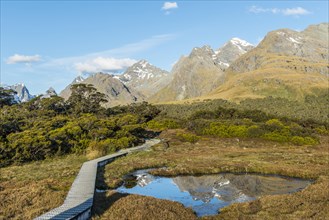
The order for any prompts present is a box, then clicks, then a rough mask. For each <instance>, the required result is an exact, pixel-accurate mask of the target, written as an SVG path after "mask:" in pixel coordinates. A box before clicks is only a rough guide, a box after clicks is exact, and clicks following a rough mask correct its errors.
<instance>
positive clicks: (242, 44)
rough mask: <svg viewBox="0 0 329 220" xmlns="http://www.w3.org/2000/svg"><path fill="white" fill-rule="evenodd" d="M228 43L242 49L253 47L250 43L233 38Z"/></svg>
mask: <svg viewBox="0 0 329 220" xmlns="http://www.w3.org/2000/svg"><path fill="white" fill-rule="evenodd" d="M230 42H231V43H232V44H234V45H236V46H244V47H248V46H252V47H253V46H254V45H252V44H251V43H249V42H247V41H245V40H242V39H240V38H237V37H233V38H232V39H231V40H230Z"/></svg>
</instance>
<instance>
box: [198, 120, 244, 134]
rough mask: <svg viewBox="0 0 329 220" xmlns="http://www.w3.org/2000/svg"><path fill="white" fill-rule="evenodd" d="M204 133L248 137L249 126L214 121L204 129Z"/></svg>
mask: <svg viewBox="0 0 329 220" xmlns="http://www.w3.org/2000/svg"><path fill="white" fill-rule="evenodd" d="M203 134H205V135H215V136H218V137H247V135H248V128H247V126H245V125H226V124H222V123H218V122H213V123H211V124H210V126H209V127H208V128H205V129H204V130H203Z"/></svg>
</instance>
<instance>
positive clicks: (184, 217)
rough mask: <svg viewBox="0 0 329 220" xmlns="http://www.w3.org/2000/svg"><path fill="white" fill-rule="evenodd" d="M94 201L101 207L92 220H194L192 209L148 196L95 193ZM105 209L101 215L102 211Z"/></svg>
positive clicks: (109, 192) (112, 192)
mask: <svg viewBox="0 0 329 220" xmlns="http://www.w3.org/2000/svg"><path fill="white" fill-rule="evenodd" d="M96 201H98V203H99V204H100V205H101V206H102V207H98V209H97V207H96V208H95V209H96V213H97V214H98V215H100V216H97V214H96V216H94V217H93V219H97V220H98V219H111V220H122V219H134V220H154V219H166V220H174V219H180V220H193V219H196V216H195V215H194V212H193V210H192V209H187V208H184V206H183V205H182V204H180V203H178V202H172V201H168V200H161V199H156V198H153V197H148V196H139V195H129V194H118V193H116V192H115V191H108V192H107V193H97V194H96ZM106 208H108V209H107V211H106V212H105V213H103V210H104V209H106Z"/></svg>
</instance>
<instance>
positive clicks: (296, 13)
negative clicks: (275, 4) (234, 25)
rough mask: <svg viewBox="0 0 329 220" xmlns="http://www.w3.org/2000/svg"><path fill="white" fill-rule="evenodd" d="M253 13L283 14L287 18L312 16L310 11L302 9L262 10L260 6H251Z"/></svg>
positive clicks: (250, 9)
mask: <svg viewBox="0 0 329 220" xmlns="http://www.w3.org/2000/svg"><path fill="white" fill-rule="evenodd" d="M248 11H249V12H251V13H255V14H259V13H272V14H281V15H286V16H290V15H292V16H299V15H307V14H311V12H310V11H308V10H306V9H305V8H302V7H296V8H281V9H280V8H262V7H258V6H255V5H254V6H251V7H250V8H249V10H248Z"/></svg>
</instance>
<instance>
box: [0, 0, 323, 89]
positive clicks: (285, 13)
mask: <svg viewBox="0 0 329 220" xmlns="http://www.w3.org/2000/svg"><path fill="white" fill-rule="evenodd" d="M327 9H328V2H327V1H176V2H175V1H170V2H165V1H66V2H64V1H3V0H1V47H0V51H1V57H0V58H1V62H0V64H1V83H4V84H9V85H10V84H15V83H18V82H23V83H25V84H26V86H27V87H28V88H29V90H30V92H31V93H32V94H39V93H42V92H44V91H45V90H47V89H48V88H49V87H50V86H52V87H54V88H55V89H56V91H58V92H59V91H61V90H62V89H63V88H64V87H65V86H66V85H67V84H69V83H70V82H71V81H72V80H73V79H74V78H75V77H76V76H78V75H79V74H81V73H86V72H94V71H99V70H103V71H108V72H110V71H112V72H120V71H123V70H124V69H125V68H126V67H127V66H129V65H131V64H133V63H134V62H136V61H137V60H139V59H146V60H148V61H149V62H150V63H152V64H154V65H156V66H158V67H161V68H163V69H166V70H168V71H169V70H170V69H171V67H172V64H173V63H174V62H175V61H177V60H178V59H179V57H180V56H181V55H184V54H189V53H190V51H191V50H192V48H193V47H196V46H203V45H210V46H211V47H212V48H214V49H217V48H219V47H220V46H221V45H223V44H224V43H225V42H226V41H228V40H229V39H231V38H233V37H239V38H241V39H244V40H247V41H248V42H250V43H253V44H257V43H258V42H259V41H260V40H261V39H262V38H263V37H264V36H265V35H266V33H267V32H269V31H272V30H276V29H280V28H290V29H294V30H303V29H305V28H306V27H307V26H308V25H310V24H317V23H321V22H328V12H327Z"/></svg>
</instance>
